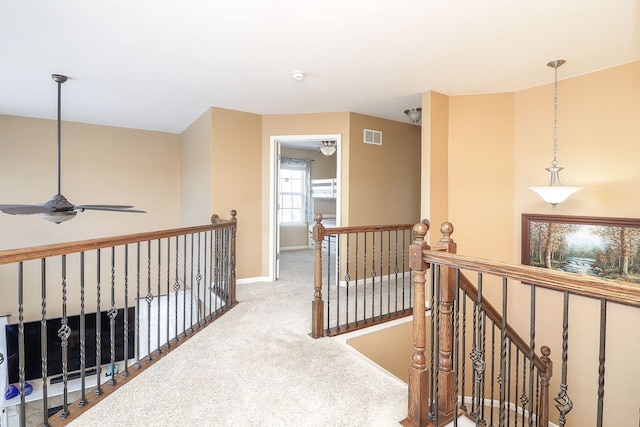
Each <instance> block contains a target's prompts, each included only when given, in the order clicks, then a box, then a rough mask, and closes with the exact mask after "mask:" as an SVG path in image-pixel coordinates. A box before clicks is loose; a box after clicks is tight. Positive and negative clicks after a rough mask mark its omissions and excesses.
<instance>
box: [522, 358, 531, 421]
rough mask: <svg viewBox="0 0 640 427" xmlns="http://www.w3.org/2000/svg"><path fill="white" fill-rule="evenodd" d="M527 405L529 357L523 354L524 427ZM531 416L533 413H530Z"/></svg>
mask: <svg viewBox="0 0 640 427" xmlns="http://www.w3.org/2000/svg"><path fill="white" fill-rule="evenodd" d="M527 403H529V398H528V397H527V357H526V354H524V353H523V354H522V394H521V395H520V406H521V408H522V427H524V425H525V421H526V417H525V413H526V412H527ZM529 415H530V416H531V413H529Z"/></svg>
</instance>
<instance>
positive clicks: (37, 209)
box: [0, 205, 54, 215]
mask: <svg viewBox="0 0 640 427" xmlns="http://www.w3.org/2000/svg"><path fill="white" fill-rule="evenodd" d="M53 210H54V209H52V208H50V207H47V206H40V205H0V211H1V212H4V213H6V214H9V215H33V214H39V213H44V212H52V211H53Z"/></svg>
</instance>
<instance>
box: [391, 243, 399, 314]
mask: <svg viewBox="0 0 640 427" xmlns="http://www.w3.org/2000/svg"><path fill="white" fill-rule="evenodd" d="M395 237H396V238H395V246H396V247H395V252H396V254H395V263H396V265H395V267H394V268H393V272H394V273H395V287H396V293H395V298H396V309H395V311H396V312H398V273H399V272H400V268H399V266H398V230H396V233H395Z"/></svg>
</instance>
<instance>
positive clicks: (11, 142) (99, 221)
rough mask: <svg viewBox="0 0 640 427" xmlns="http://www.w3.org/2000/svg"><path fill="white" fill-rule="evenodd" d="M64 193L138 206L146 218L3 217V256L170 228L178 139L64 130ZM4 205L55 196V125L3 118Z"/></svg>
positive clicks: (0, 197)
mask: <svg viewBox="0 0 640 427" xmlns="http://www.w3.org/2000/svg"><path fill="white" fill-rule="evenodd" d="M61 140H62V144H61V145H62V150H61V157H62V160H61V165H62V173H61V176H62V184H61V187H62V193H63V194H64V195H65V196H66V197H67V199H68V200H69V201H70V202H71V203H74V204H132V205H135V207H136V208H138V209H143V210H146V211H147V213H146V214H125V213H115V212H98V211H93V212H89V211H85V212H82V213H78V215H77V216H76V217H75V218H74V219H72V220H70V221H69V222H65V223H62V224H53V223H50V222H47V221H44V220H42V219H40V218H39V217H38V216H37V215H16V216H13V215H5V214H1V215H0V234H2V239H0V249H12V248H15V247H28V246H34V245H42V244H51V243H58V242H66V241H74V240H82V239H89V238H96V237H104V236H113V235H118V234H126V233H137V232H141V231H152V230H158V229H163V228H172V227H176V226H178V225H179V215H180V207H179V202H180V187H179V179H180V162H179V158H180V145H179V138H178V135H175V134H168V133H163V132H151V131H142V130H135V129H125V128H114V127H107V126H95V125H87V124H81V123H71V122H63V123H62V138H61ZM0 153H2V155H1V156H0V183H2V184H1V185H0V201H1V202H0V203H33V204H39V203H44V202H46V201H47V200H49V199H50V198H51V197H52V196H53V195H54V194H55V193H56V190H57V188H56V122H55V121H52V120H43V119H32V118H25V117H14V116H1V115H0Z"/></svg>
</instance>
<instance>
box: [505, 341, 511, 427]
mask: <svg viewBox="0 0 640 427" xmlns="http://www.w3.org/2000/svg"><path fill="white" fill-rule="evenodd" d="M512 350H513V342H511V339H509V340H508V347H507V376H506V382H507V398H506V402H505V405H507V409H509V408H510V402H511V367H512V365H511V351H512ZM506 412H507V425H510V424H511V411H509V410H507V411H506Z"/></svg>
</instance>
